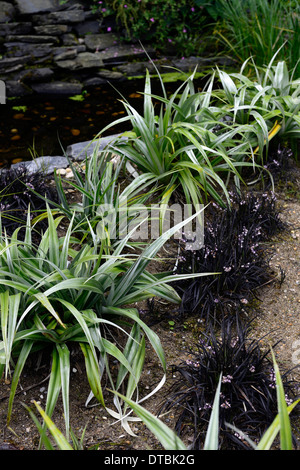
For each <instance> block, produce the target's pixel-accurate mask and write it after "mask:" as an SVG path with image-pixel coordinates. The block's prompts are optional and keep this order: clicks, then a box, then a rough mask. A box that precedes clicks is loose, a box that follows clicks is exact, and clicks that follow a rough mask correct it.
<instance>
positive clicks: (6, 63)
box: [0, 55, 30, 72]
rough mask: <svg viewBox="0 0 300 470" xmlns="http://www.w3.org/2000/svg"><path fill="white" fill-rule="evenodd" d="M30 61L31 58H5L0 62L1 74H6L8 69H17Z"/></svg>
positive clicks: (27, 56)
mask: <svg viewBox="0 0 300 470" xmlns="http://www.w3.org/2000/svg"><path fill="white" fill-rule="evenodd" d="M29 61H30V56H29V55H26V56H20V57H5V58H4V59H1V60H0V72H6V71H7V69H9V68H11V67H15V66H16V65H20V64H26V63H28V62H29Z"/></svg>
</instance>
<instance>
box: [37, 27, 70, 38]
mask: <svg viewBox="0 0 300 470" xmlns="http://www.w3.org/2000/svg"><path fill="white" fill-rule="evenodd" d="M34 30H35V32H36V33H37V34H41V35H43V34H46V35H50V36H51V35H54V36H61V35H62V34H65V33H68V32H69V31H70V26H68V25H66V24H45V25H44V26H34Z"/></svg>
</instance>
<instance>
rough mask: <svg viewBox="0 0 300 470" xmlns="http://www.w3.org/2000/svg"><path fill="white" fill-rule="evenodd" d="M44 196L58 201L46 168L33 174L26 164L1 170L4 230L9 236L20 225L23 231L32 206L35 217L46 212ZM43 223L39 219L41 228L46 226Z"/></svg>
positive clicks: (0, 187) (0, 193)
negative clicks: (47, 177)
mask: <svg viewBox="0 0 300 470" xmlns="http://www.w3.org/2000/svg"><path fill="white" fill-rule="evenodd" d="M44 197H45V198H47V199H48V200H50V201H55V202H58V196H57V191H56V188H55V187H54V186H50V185H49V183H47V180H46V179H45V175H44V173H43V172H42V171H40V172H36V173H33V174H31V173H30V172H28V169H27V168H26V166H25V165H20V166H18V167H16V168H10V169H4V170H2V171H1V173H0V212H1V224H2V230H4V229H5V231H6V233H7V235H8V236H10V235H12V233H13V232H14V230H16V229H17V228H19V227H20V228H21V232H22V230H23V228H22V226H23V225H24V224H26V220H27V214H28V208H29V207H30V217H31V219H33V218H34V217H35V216H37V215H38V214H39V213H40V212H44V211H45V209H46V203H45V200H44V199H43V198H44ZM45 224H46V222H45ZM42 226H43V222H39V228H40V229H43V228H44V227H42ZM45 227H46V225H45Z"/></svg>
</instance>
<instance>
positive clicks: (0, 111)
mask: <svg viewBox="0 0 300 470" xmlns="http://www.w3.org/2000/svg"><path fill="white" fill-rule="evenodd" d="M143 88H144V81H143V80H139V81H135V82H134V83H133V82H128V83H126V85H124V84H118V91H117V90H116V89H114V88H113V87H112V86H110V85H106V86H101V87H95V88H93V89H90V90H88V92H87V93H85V94H84V95H83V97H82V98H83V99H80V97H74V98H75V99H74V98H73V99H71V98H70V97H61V96H60V97H53V96H48V97H47V96H44V97H41V96H29V97H22V98H17V99H13V100H6V104H3V105H1V106H0V165H1V166H2V167H3V166H7V165H9V164H10V163H12V162H13V163H15V162H17V161H24V160H31V159H32V158H33V157H35V156H43V155H44V156H46V155H49V156H51V155H52V156H55V155H63V150H62V148H63V149H64V150H65V149H66V148H67V146H68V145H70V144H74V143H77V142H83V141H86V140H91V139H93V137H94V136H95V135H97V134H98V132H99V131H100V130H101V129H102V128H103V127H105V126H106V125H107V124H110V123H111V122H112V121H114V120H116V119H117V118H118V117H122V115H125V110H124V106H123V104H122V103H121V102H120V99H121V96H120V94H119V93H122V95H123V96H125V97H126V99H128V100H129V102H130V104H132V105H133V106H134V107H135V108H136V109H138V110H139V111H141V110H142V105H143V100H142V99H141V98H142V95H141V94H139V93H137V91H143ZM129 128H130V127H129V124H125V125H123V127H122V128H121V127H120V126H118V128H115V129H113V128H112V129H111V130H110V132H109V134H113V133H117V132H121V131H122V130H128V129H129Z"/></svg>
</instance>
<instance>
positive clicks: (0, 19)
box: [0, 2, 15, 23]
mask: <svg viewBox="0 0 300 470" xmlns="http://www.w3.org/2000/svg"><path fill="white" fill-rule="evenodd" d="M14 15H15V8H14V6H13V5H12V4H11V3H8V2H0V23H6V22H7V21H11V20H12V19H13V17H14Z"/></svg>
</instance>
